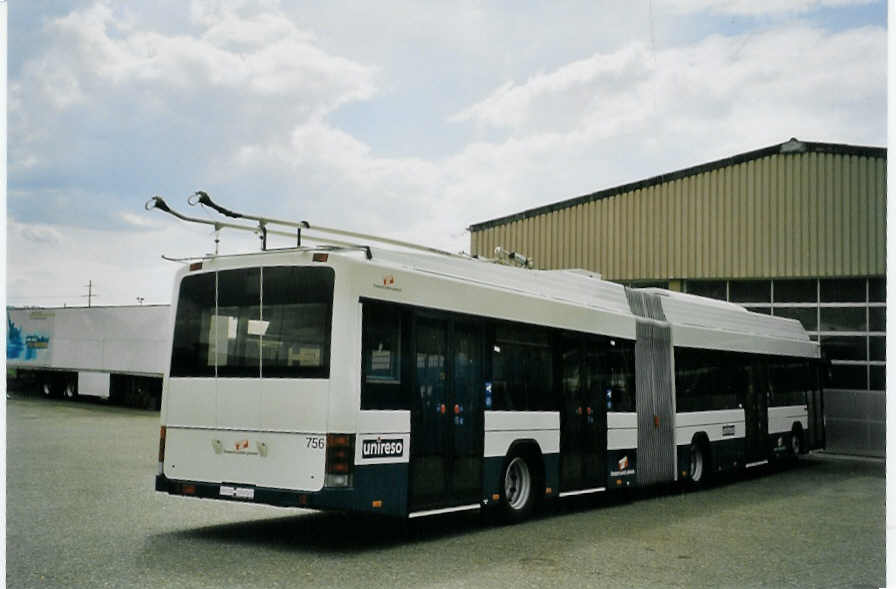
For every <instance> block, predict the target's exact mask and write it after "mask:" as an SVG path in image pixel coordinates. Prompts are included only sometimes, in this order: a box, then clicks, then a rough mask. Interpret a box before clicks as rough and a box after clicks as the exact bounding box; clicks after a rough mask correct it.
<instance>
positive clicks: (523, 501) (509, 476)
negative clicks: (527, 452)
mask: <svg viewBox="0 0 896 589" xmlns="http://www.w3.org/2000/svg"><path fill="white" fill-rule="evenodd" d="M537 481H538V476H537V473H536V471H535V469H534V468H533V465H531V464H530V463H529V459H527V458H526V457H525V456H523V455H522V454H511V455H510V456H508V457H507V459H506V460H505V461H504V469H503V470H502V471H501V483H502V484H501V507H500V510H501V515H502V519H503V520H504V522H506V523H510V524H515V523H518V522H521V521H523V520H525V519H527V518H528V517H529V516H530V515H532V511H533V509H534V507H535V502H536V497H537V494H538V482H537Z"/></svg>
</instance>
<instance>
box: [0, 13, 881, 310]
mask: <svg viewBox="0 0 896 589" xmlns="http://www.w3.org/2000/svg"><path fill="white" fill-rule="evenodd" d="M809 4H811V3H806V2H803V3H797V2H796V0H794V1H793V2H790V4H789V6H791V7H792V8H791V10H794V8H793V7H798V6H807V5H809ZM110 6H113V5H111V4H110V5H105V4H98V5H94V6H93V7H91V8H89V9H87V10H78V11H74V12H72V13H71V14H69V15H67V16H65V17H63V18H59V19H55V20H50V21H49V24H48V25H47V27H48V28H47V30H46V38H47V41H48V42H47V43H46V45H45V46H43V47H41V48H40V50H39V51H36V52H35V53H34V54H33V55H30V56H29V57H28V58H27V59H26V60H25V63H24V65H23V66H22V68H21V72H20V74H19V75H18V76H17V77H15V78H14V79H12V80H11V81H10V102H9V104H10V111H9V117H10V158H9V161H10V164H9V165H10V172H11V175H10V195H11V199H10V202H9V207H10V214H11V224H10V231H9V249H8V252H9V266H8V272H9V276H10V277H11V279H10V285H13V286H10V293H11V294H12V295H15V296H26V295H28V294H32V293H34V292H44V291H46V290H48V289H53V288H54V284H55V285H57V287H58V285H72V286H71V287H69V286H66V288H67V289H68V288H72V289H74V291H75V292H77V291H78V288H79V285H81V284H86V281H87V280H88V279H93V280H95V282H98V283H100V284H103V283H105V284H106V286H105V287H103V288H105V289H106V293H108V294H106V296H107V297H110V298H107V299H103V302H127V303H130V302H133V300H134V298H135V297H136V296H143V297H145V298H146V299H147V301H150V300H157V301H162V302H163V301H165V300H167V297H168V296H169V293H168V289H170V279H171V276H172V275H173V272H174V269H175V267H174V266H171V265H169V264H168V263H161V262H160V261H159V255H160V254H161V253H166V254H169V255H174V256H185V255H191V254H197V253H199V254H201V253H205V252H208V251H211V249H212V248H213V247H214V245H213V242H212V236H211V229H210V228H208V227H199V226H195V225H194V226H190V225H184V224H182V223H180V222H178V221H176V220H174V219H171V218H168V217H165V216H163V215H161V214H160V213H158V212H149V213H147V212H145V211H143V209H142V206H143V203H144V201H145V200H146V199H147V198H148V197H149V196H151V195H152V194H163V195H164V196H166V198H167V200H168V202H169V204H171V205H172V206H175V207H177V208H179V209H181V210H183V209H184V205H183V201H184V198H185V196H186V195H187V194H189V193H191V192H192V191H193V190H196V189H205V190H208V191H209V192H210V193H211V194H212V196H213V198H215V199H216V200H218V201H220V202H221V203H222V204H224V205H225V206H230V207H231V208H234V209H237V210H244V211H246V212H250V213H259V214H265V215H269V216H275V217H285V218H293V219H307V220H309V221H310V222H312V223H313V224H314V223H317V224H321V225H329V226H341V227H347V228H350V229H355V230H358V231H363V232H372V233H382V234H388V235H391V236H393V237H396V238H399V239H406V240H411V241H419V242H423V243H427V244H430V245H434V246H437V247H442V248H445V249H451V250H458V249H464V248H467V247H468V245H469V240H468V237H467V236H466V235H465V234H464V232H463V229H464V227H466V226H467V225H469V224H471V223H473V222H477V221H483V220H486V219H489V218H493V217H497V216H502V215H506V214H510V213H514V212H518V211H521V210H523V209H526V208H529V207H533V206H538V205H542V204H546V203H549V202H554V201H558V200H562V199H565V198H569V197H572V196H575V195H578V194H584V193H588V192H591V191H594V190H599V189H602V188H607V187H611V186H614V185H618V184H621V183H623V182H627V181H632V180H638V179H642V178H646V177H649V176H653V175H655V174H658V173H662V172H667V171H671V170H675V169H679V168H681V167H684V166H688V165H693V164H698V163H701V162H705V161H708V160H711V159H714V158H718V157H724V156H728V155H732V154H735V153H739V152H741V151H746V150H749V149H754V148H758V147H762V146H765V145H770V144H772V143H777V142H781V141H784V140H786V139H787V138H789V137H790V136H797V137H799V138H801V139H804V140H809V141H834V142H844V143H859V144H883V143H884V141H885V138H886V134H885V132H884V128H885V127H884V122H885V116H886V108H885V106H884V105H885V99H886V90H885V88H886V83H885V73H884V71H885V55H886V51H885V48H886V31H885V30H884V29H883V28H882V27H866V28H861V29H847V30H844V31H840V32H831V31H828V30H824V29H821V28H818V27H814V26H812V25H811V24H809V23H808V22H807V21H796V22H793V21H786V22H784V24H781V23H778V24H776V25H774V26H772V27H770V28H768V30H765V31H758V30H754V31H753V32H752V33H748V32H745V33H743V34H738V35H731V36H722V35H711V36H705V37H702V38H700V39H699V40H698V41H697V42H683V41H682V42H680V43H678V44H676V45H674V46H664V47H660V48H658V49H657V50H655V51H654V50H653V49H652V47H653V45H652V44H651V43H650V42H649V40H648V39H647V37H648V34H647V33H646V29H645V28H644V27H645V26H647V21H646V20H644V22H643V23H642V22H640V21H638V22H629V23H628V24H627V27H628V28H627V29H625V30H626V31H630V30H635V31H637V30H641V32H643V33H644V34H643V35H642V36H641V37H640V38H637V37H636V36H631V35H620V34H619V30H621V29H619V28H618V27H616V24H617V23H619V22H623V19H624V17H625V15H626V14H628V12H629V11H626V10H621V9H619V10H614V9H613V8H612V7H609V8H606V10H607V11H608V12H609V13H608V19H609V22H612V23H613V26H612V27H610V26H609V25H608V29H612V30H607V31H605V32H606V35H604V34H603V33H601V31H600V30H599V29H600V27H599V26H597V25H595V27H596V29H595V30H592V28H593V27H591V26H590V25H589V27H586V28H587V29H588V34H587V35H584V36H583V33H581V30H580V29H576V31H578V32H576V31H572V32H573V33H575V34H576V35H578V37H579V38H582V39H584V38H590V37H600V40H601V42H602V43H603V44H600V45H598V44H596V42H594V43H591V44H585V45H583V46H587V47H588V49H587V51H586V50H582V51H577V52H575V53H574V55H575V57H567V58H565V59H562V60H561V59H558V55H560V54H559V53H550V52H551V51H552V50H553V49H554V44H553V43H552V40H553V37H550V36H544V37H541V36H538V31H537V28H536V29H533V28H532V27H530V26H523V25H524V24H527V23H525V22H524V21H525V19H522V18H520V19H517V20H514V19H515V18H516V17H514V18H511V17H509V16H508V15H504V16H505V17H507V18H504V20H500V19H498V20H496V16H495V15H494V14H485V15H483V14H480V12H481V11H483V10H486V9H485V8H483V9H481V10H480V9H479V8H476V7H474V9H470V10H466V9H464V10H456V11H450V10H446V11H445V12H447V14H445V13H444V12H435V13H434V14H428V13H426V14H421V13H418V12H414V11H413V10H412V8H413V7H411V6H409V7H407V11H408V12H407V14H405V13H401V11H396V10H392V11H391V12H390V11H389V10H384V9H382V8H378V9H377V10H376V11H369V10H368V9H364V10H365V11H367V12H363V13H362V14H363V18H359V17H357V15H354V18H350V22H346V23H345V27H342V20H344V19H345V17H344V16H343V15H339V16H338V18H337V17H336V16H332V15H331V18H333V19H334V20H333V22H332V23H330V24H329V25H328V26H327V27H321V26H320V25H319V23H318V24H315V23H314V22H313V20H314V19H313V18H312V15H310V14H309V15H308V17H307V19H306V18H304V13H302V14H296V15H290V14H288V13H286V12H285V9H283V8H281V7H280V6H279V5H278V4H277V3H276V2H261V3H260V2H251V1H245V2H240V1H237V2H213V3H199V2H195V3H193V4H192V5H191V8H190V12H189V14H190V16H191V17H192V20H191V21H190V22H188V23H186V24H183V25H182V26H180V28H179V29H177V30H176V31H174V32H172V31H171V30H166V31H160V30H157V29H152V28H147V27H145V26H142V25H141V20H140V16H139V15H133V14H129V13H128V14H126V13H124V12H122V11H118V10H115V9H113V8H110ZM688 6H691V8H690V9H693V10H696V9H697V8H700V7H701V6H702V7H706V6H707V3H699V2H696V0H695V1H694V2H691V3H690V4H688ZM726 6H727V8H726ZM737 6H739V5H736V4H735V3H728V4H726V5H724V6H723V7H722V8H720V9H719V10H726V11H728V12H731V13H732V14H733V12H732V11H735V10H740V8H737ZM359 10H361V9H359ZM308 12H309V13H310V12H311V11H310V10H309V11H308ZM372 12H375V13H376V14H373V13H372ZM384 12H385V13H389V14H384ZM645 12H646V9H645ZM455 13H456V14H455ZM399 16H402V18H398V17H399ZM498 16H500V15H498ZM643 16H645V15H643V14H642V15H637V17H638V19H640V18H641V17H643ZM448 17H450V18H448ZM340 19H342V20H340ZM452 19H453V20H452ZM576 20H577V21H581V22H589V23H591V22H597V21H595V20H594V19H591V20H589V19H586V18H583V17H581V16H579V17H577V19H576ZM635 20H637V19H635ZM392 21H395V22H394V25H390V26H391V27H392V28H389V26H386V25H389V23H390V22H392ZM552 22H553V21H552ZM465 23H466V24H468V25H469V26H470V27H472V30H464V31H461V32H460V34H459V35H452V34H451V33H452V29H457V28H458V27H459V26H460V27H461V28H463V27H462V26H461V25H463V24H465ZM601 23H603V21H601ZM505 24H506V27H507V28H501V27H502V26H504V25H505ZM380 25H382V27H381V26H380ZM555 25H556V23H555ZM557 26H559V25H557ZM601 26H603V25H601ZM191 27H192V28H191ZM478 27H481V28H478ZM343 28H344V29H345V31H346V32H344V33H343V34H344V35H345V37H351V40H349V41H346V40H345V39H343V40H342V41H339V40H338V39H337V40H334V38H335V37H334V35H335V34H336V33H334V31H337V30H338V31H341V30H342V29H343ZM563 30H564V31H565V29H563ZM477 31H478V32H482V31H485V32H487V34H486V35H484V36H483V38H476V37H477V35H476V34H474V33H476V32H477ZM533 31H534V32H533ZM374 32H375V34H374ZM502 33H508V35H507V36H502ZM364 34H369V35H372V36H369V37H364ZM614 35H616V37H626V39H627V40H626V41H624V42H617V41H612V42H611V41H608V39H612V38H613V36H614ZM458 38H462V39H463V40H464V43H463V44H462V46H461V45H459V44H458V42H457V39H458ZM352 43H354V44H355V45H353V44H352ZM367 45H370V46H371V47H372V49H371V54H372V55H373V54H375V55H376V58H375V59H374V58H371V59H370V60H369V61H368V60H366V59H361V58H358V57H357V56H358V55H361V56H362V57H364V56H366V54H365V52H364V50H365V48H366V46H367ZM334 46H346V47H351V48H352V51H346V52H340V51H334V50H333V47H334ZM418 50H419V51H421V52H426V57H427V60H428V59H429V58H430V56H432V55H442V56H443V58H444V59H445V61H444V62H438V61H425V63H426V67H428V68H430V70H429V71H426V72H417V71H408V70H401V72H402V76H404V77H400V76H399V77H396V74H395V70H394V68H395V67H397V66H395V60H396V59H402V60H407V59H408V56H411V57H413V56H414V55H415V51H418ZM548 53H550V57H545V56H546V55H547V54H548ZM347 55H353V56H354V59H352V58H350V57H347ZM396 55H398V56H400V57H399V58H395V57H394V56H396ZM457 55H463V56H464V59H466V60H467V61H460V62H454V61H451V58H453V57H454V56H457ZM518 56H522V57H519V59H520V60H523V61H514V60H515V59H517V57H518ZM525 60H528V61H525ZM505 62H506V64H509V65H505ZM408 63H414V62H408V61H402V64H403V65H402V66H401V67H407V64H408ZM479 63H482V64H483V65H482V68H481V69H476V68H477V67H478V64H479ZM521 63H525V64H527V65H526V67H523V66H521V65H520V64H521ZM533 64H535V65H533ZM467 67H469V68H472V69H470V71H469V72H467V71H466V70H465V68H467ZM390 68H393V69H390ZM514 71H522V72H523V73H522V74H518V75H513V74H512V73H508V72H514ZM458 72H460V73H458ZM418 74H420V75H423V74H426V75H428V76H429V77H428V78H427V79H431V80H436V82H437V83H436V84H435V86H434V87H433V88H432V89H430V90H429V92H430V94H429V95H428V98H425V99H430V100H432V101H438V100H440V99H441V98H443V95H446V94H450V93H452V92H455V91H456V89H457V88H461V89H462V91H458V92H457V93H456V94H453V95H452V97H451V98H452V101H453V102H452V101H446V102H445V103H444V104H447V105H453V106H451V107H450V108H449V107H445V108H444V110H443V112H444V113H449V114H444V115H443V116H442V118H440V119H438V120H433V121H426V120H425V119H421V118H417V119H415V120H417V121H423V122H421V123H419V124H420V125H421V126H422V127H423V133H422V136H423V137H424V139H425V140H427V141H431V142H432V143H434V144H438V143H439V142H440V141H442V136H443V135H447V134H451V133H456V134H459V135H460V136H461V137H460V139H459V140H458V143H457V144H458V145H460V147H458V148H457V149H455V150H453V151H449V150H444V151H442V152H441V153H442V155H440V156H437V157H435V156H434V157H424V156H422V155H416V153H415V150H414V149H413V148H412V149H409V150H408V151H409V152H410V153H411V154H412V155H408V156H396V155H389V154H387V153H385V152H384V151H383V150H382V149H380V148H379V145H378V143H377V140H378V138H382V137H384V136H385V137H389V138H391V137H392V136H393V135H394V134H397V133H398V131H397V130H395V129H393V128H392V127H390V126H389V125H387V124H379V123H380V121H377V120H376V119H375V117H376V114H377V113H379V112H385V113H386V114H387V115H388V116H390V117H391V119H390V121H392V120H398V121H401V120H402V118H403V115H404V113H403V112H397V113H396V112H395V111H396V110H399V109H406V108H413V107H414V106H416V105H414V104H413V103H412V102H400V99H401V98H404V96H403V95H401V92H402V87H403V85H407V84H410V83H412V82H416V81H417V80H418V77H417V76H418ZM473 75H476V76H479V77H480V78H482V79H485V80H489V82H488V84H489V86H487V87H489V88H493V90H492V91H490V92H489V91H487V90H486V91H482V90H479V89H478V88H479V87H480V86H481V84H480V86H477V85H475V84H472V83H470V84H469V86H467V83H468V81H469V80H468V78H465V77H464V76H473ZM383 78H386V79H387V80H388V82H387V86H388V87H389V92H390V94H388V95H383V94H381V92H382V90H381V89H380V86H381V82H382V81H383ZM465 92H466V93H468V94H465ZM467 95H469V96H470V97H471V98H469V99H463V97H464V96H467ZM374 96H376V97H377V100H375V101H370V99H371V98H372V97H374ZM393 99H394V102H395V105H393V104H392V103H393ZM370 102H373V103H375V104H376V109H368V110H365V109H364V108H363V107H364V106H366V105H369V104H370ZM349 103H354V105H355V106H354V107H353V108H354V110H355V112H354V114H353V116H354V117H355V123H354V127H353V126H352V119H351V117H348V118H347V119H344V120H342V122H341V123H337V122H336V121H338V120H340V119H339V117H338V116H335V114H336V113H337V111H339V109H340V108H341V107H344V106H345V105H347V104H349ZM409 104H410V106H409ZM377 109H381V110H377ZM345 110H352V109H345ZM345 110H343V111H340V113H344V112H345ZM451 112H454V113H455V114H454V115H453V116H452V115H450V113H451ZM368 113H373V114H371V115H369V118H364V117H365V116H368ZM345 120H348V121H349V122H345ZM357 120H360V121H361V122H360V123H359V122H357ZM340 124H341V126H340ZM365 127H369V129H371V130H370V131H369V132H368V134H367V135H366V136H365V135H362V134H361V133H360V132H358V128H365ZM436 151H438V150H436ZM186 212H189V213H190V214H194V215H196V216H202V215H203V214H204V213H202V212H201V211H198V210H197V209H193V210H190V209H186ZM85 217H89V218H91V219H97V218H101V219H102V223H94V226H97V225H98V226H102V227H107V228H106V229H104V230H95V229H85V228H83V227H84V225H86V224H88V221H85V219H84V218H85ZM63 226H64V229H63V228H62V227H63ZM222 240H223V244H224V247H225V249H224V251H240V250H242V251H245V250H253V249H256V248H257V239H256V238H255V237H254V236H252V235H251V234H247V235H240V234H231V233H227V232H225V233H224V234H222ZM280 241H283V240H280V239H279V238H278V240H277V243H279V242H280ZM287 241H288V240H287ZM283 245H286V244H285V243H284V244H283ZM23 277H24V278H23ZM60 288H61V287H60ZM13 289H15V290H13ZM111 297H119V299H120V300H118V299H116V300H115V301H113V300H112V298H111ZM153 297H157V298H153ZM13 302H14V303H15V302H18V301H17V300H13ZM75 302H77V301H75Z"/></svg>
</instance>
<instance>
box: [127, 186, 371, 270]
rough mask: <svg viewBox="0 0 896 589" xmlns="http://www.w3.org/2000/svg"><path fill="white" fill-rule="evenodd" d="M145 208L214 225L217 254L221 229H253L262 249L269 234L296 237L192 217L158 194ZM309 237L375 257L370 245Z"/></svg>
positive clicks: (289, 235) (315, 240)
mask: <svg viewBox="0 0 896 589" xmlns="http://www.w3.org/2000/svg"><path fill="white" fill-rule="evenodd" d="M144 208H145V209H146V210H147V211H151V210H152V209H159V210H160V211H163V212H166V213H169V214H171V215H173V216H175V217H177V218H178V219H181V220H182V221H188V222H190V223H199V224H201V225H211V226H212V227H214V228H215V255H217V254H218V242H219V239H218V233H219V232H220V231H221V229H238V230H240V231H251V232H252V233H255V234H260V237H261V240H262V246H261V249H262V250H266V249H267V235H268V234H272V235H284V236H286V237H294V235H293V234H292V233H287V232H285V231H276V230H270V229H268V228H267V227H263V226H261V224H259V225H260V226H259V227H252V226H250V225H238V224H236V223H224V222H221V221H212V220H210V219H200V218H198V217H191V216H189V215H184V214H183V213H180V212H178V211H176V210H174V209H172V208H171V207H170V206H168V203H166V202H165V199H163V198H162V197H161V196H158V195H156V196H153V197H152V198H150V199H149V200H148V201H146V204H145V205H144ZM307 237H308V239H309V240H310V241H312V242H316V243H322V244H325V246H327V247H336V248H345V249H353V250H361V251H363V252H364V254H365V256H366V257H367V259H368V260H369V259H371V258H372V257H373V254H372V253H371V251H370V247H368V246H366V245H358V244H355V243H349V242H346V241H339V240H336V239H330V238H328V237H318V236H313V235H312V236H307ZM297 247H301V236H300V237H299V243H298V245H297Z"/></svg>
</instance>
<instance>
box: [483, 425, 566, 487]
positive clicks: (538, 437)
mask: <svg viewBox="0 0 896 589" xmlns="http://www.w3.org/2000/svg"><path fill="white" fill-rule="evenodd" d="M517 442H535V444H536V445H537V446H538V448H539V450H540V452H541V456H542V460H543V461H544V464H543V465H541V466H543V467H544V476H545V481H544V483H545V485H544V486H545V489H551V495H548V496H554V495H556V494H557V492H558V489H559V484H560V414H559V413H557V412H553V411H486V412H485V451H484V459H483V462H482V500H483V502H487V503H490V502H493V501H495V495H498V496H499V497H500V494H501V489H502V487H503V484H504V481H503V480H502V479H501V475H502V474H503V472H502V471H503V469H504V459H505V458H506V457H507V455H508V453H509V452H510V451H511V448H512V447H513V445H514V444H515V443H517ZM532 466H533V467H535V465H532Z"/></svg>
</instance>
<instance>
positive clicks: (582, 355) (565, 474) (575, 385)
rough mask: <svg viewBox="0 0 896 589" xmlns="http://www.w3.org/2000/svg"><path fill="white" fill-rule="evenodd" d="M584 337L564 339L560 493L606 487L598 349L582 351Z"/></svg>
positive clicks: (562, 353)
mask: <svg viewBox="0 0 896 589" xmlns="http://www.w3.org/2000/svg"><path fill="white" fill-rule="evenodd" d="M582 344H583V342H582V340H581V338H579V337H575V336H563V337H562V343H561V346H560V374H561V385H560V386H561V388H562V391H561V392H562V399H563V410H562V412H561V414H560V456H561V458H560V490H561V492H565V491H574V490H577V489H589V488H595V487H602V486H604V485H605V484H606V480H607V469H606V448H607V423H606V422H607V412H606V401H605V400H604V397H603V387H602V386H601V382H600V379H599V376H598V375H599V370H600V366H599V361H600V358H599V356H598V355H597V354H596V353H595V352H596V350H586V349H585V348H583V345H582Z"/></svg>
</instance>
